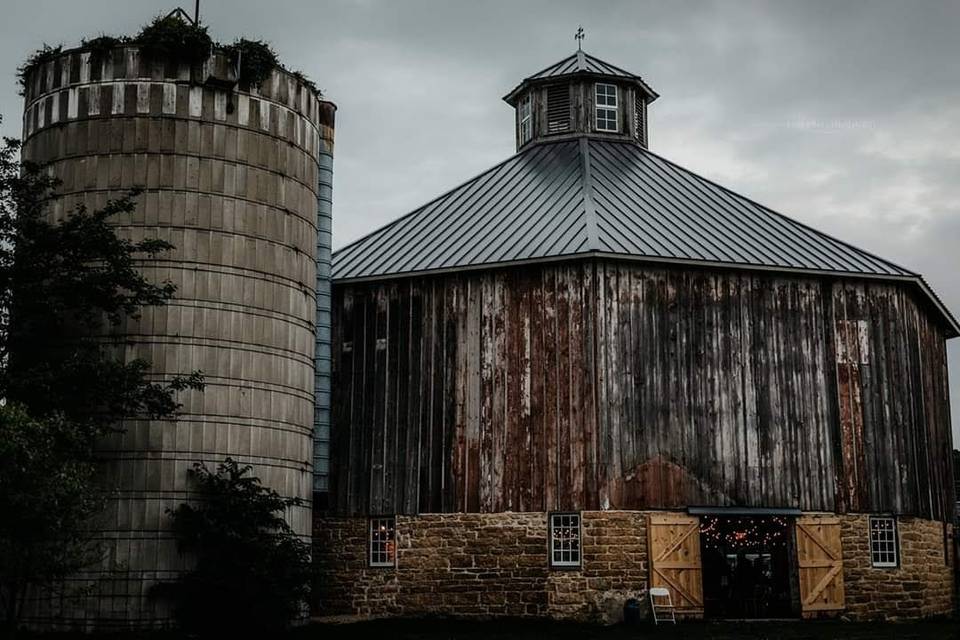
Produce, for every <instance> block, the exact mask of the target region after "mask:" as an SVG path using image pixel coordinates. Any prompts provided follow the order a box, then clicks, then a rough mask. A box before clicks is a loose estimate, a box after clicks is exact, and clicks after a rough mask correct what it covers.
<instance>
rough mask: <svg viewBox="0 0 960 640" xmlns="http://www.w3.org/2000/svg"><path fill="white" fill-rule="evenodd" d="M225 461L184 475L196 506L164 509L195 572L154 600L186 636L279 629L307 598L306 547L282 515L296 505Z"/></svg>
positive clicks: (167, 585)
mask: <svg viewBox="0 0 960 640" xmlns="http://www.w3.org/2000/svg"><path fill="white" fill-rule="evenodd" d="M250 471H251V467H249V466H240V465H239V464H237V462H235V461H234V460H232V459H230V458H227V459H226V461H224V462H223V463H222V464H220V465H218V466H217V470H216V471H210V470H209V469H207V467H206V466H204V465H202V464H197V465H195V467H194V469H193V470H192V471H191V476H192V478H193V480H194V481H195V482H196V484H197V488H198V490H199V494H200V496H201V502H200V503H199V504H197V505H190V504H181V505H180V506H179V507H177V508H176V509H175V510H172V511H168V513H170V514H171V516H172V517H173V531H174V535H175V536H176V538H177V543H178V547H179V549H180V552H181V553H183V554H186V555H188V556H190V557H192V558H193V559H195V561H196V568H195V569H193V570H192V571H189V572H188V573H186V574H184V575H183V576H182V577H181V578H180V579H179V580H177V581H176V582H171V583H165V584H161V585H159V586H158V587H157V588H156V589H155V592H154V593H155V595H157V596H159V597H164V598H169V599H170V600H172V601H173V603H174V605H175V607H176V611H177V617H178V620H179V622H180V624H181V626H182V627H183V628H184V629H185V630H188V631H191V632H197V633H201V634H210V635H217V636H222V637H227V636H229V635H231V634H240V635H245V636H246V635H251V636H252V635H254V634H263V635H264V637H266V634H270V633H275V632H278V631H281V630H282V629H284V628H285V627H286V626H288V625H289V623H290V622H291V621H292V620H293V619H294V618H295V617H297V616H298V615H299V614H300V613H301V612H302V611H303V610H304V607H305V605H306V602H307V598H308V596H309V593H310V581H311V578H312V568H311V564H310V548H309V546H308V545H307V544H306V543H305V542H303V541H302V540H301V539H300V538H298V537H297V535H296V534H295V533H294V532H293V530H292V529H291V528H290V525H288V524H287V522H286V520H284V519H283V513H284V511H285V510H286V509H288V508H289V507H292V506H298V505H300V504H301V501H300V500H299V499H297V498H284V497H282V496H280V494H278V493H277V492H276V491H274V490H273V489H269V488H267V487H264V486H263V485H262V484H261V483H260V479H259V478H257V477H255V476H252V475H249V473H250Z"/></svg>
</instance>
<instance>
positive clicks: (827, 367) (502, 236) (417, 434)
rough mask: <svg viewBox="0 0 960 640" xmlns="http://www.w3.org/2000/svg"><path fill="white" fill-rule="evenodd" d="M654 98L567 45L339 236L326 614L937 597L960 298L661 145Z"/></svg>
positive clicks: (755, 612)
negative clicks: (951, 363) (386, 216)
mask: <svg viewBox="0 0 960 640" xmlns="http://www.w3.org/2000/svg"><path fill="white" fill-rule="evenodd" d="M657 97H658V96H657V94H656V93H655V92H654V91H653V90H652V89H651V88H650V87H649V86H648V85H647V84H646V82H644V80H643V79H641V78H640V77H639V76H636V75H634V74H632V73H629V72H626V71H623V70H622V69H620V68H618V67H615V66H613V65H610V64H608V63H606V62H603V61H601V60H599V59H597V58H595V57H593V56H590V55H588V54H586V53H584V52H582V51H578V52H577V53H575V54H574V55H572V56H570V57H568V58H566V59H564V60H562V61H560V62H558V63H557V64H555V65H552V66H551V67H548V68H547V69H544V70H543V71H541V72H539V73H537V74H534V75H532V76H530V77H528V78H526V79H525V80H523V82H522V83H521V84H520V85H519V86H517V87H516V88H515V89H514V90H513V91H511V92H510V93H509V94H508V95H507V96H506V98H505V100H506V101H507V102H508V103H509V104H510V105H511V106H512V107H514V108H515V110H516V137H517V148H518V152H517V154H516V155H514V156H513V157H511V158H509V159H507V160H505V161H504V162H502V163H501V164H499V165H497V166H495V167H493V168H492V169H490V170H488V171H486V172H484V173H482V174H481V175H479V176H477V177H476V178H474V179H472V180H469V181H468V182H466V183H464V184H462V185H460V186H459V187H456V188H455V189H453V190H451V191H449V192H447V193H445V194H443V195H441V196H440V197H438V198H436V199H435V200H433V201H431V202H430V203H428V204H426V205H424V206H423V207H421V208H419V209H417V210H416V211H413V212H412V213H410V214H408V215H406V216H403V217H401V218H399V219H397V220H396V221H395V222H393V223H391V224H389V225H387V226H386V227H383V228H381V229H379V230H377V231H374V232H373V233H371V234H370V235H368V236H366V237H364V238H362V239H360V240H358V241H356V242H354V243H353V244H350V245H349V246H347V247H345V248H343V249H341V250H339V251H338V252H336V253H335V254H334V257H333V278H334V284H333V337H332V344H333V351H332V362H333V395H332V434H331V438H332V445H331V478H330V482H331V485H330V486H331V488H330V493H329V496H328V499H329V509H328V510H327V511H326V512H317V513H316V514H315V532H314V533H315V547H316V556H317V558H318V561H319V563H320V564H321V567H322V569H323V571H324V580H323V581H322V584H321V587H320V589H319V593H318V597H317V602H316V608H317V610H318V612H319V613H321V614H334V613H355V614H369V615H387V614H393V615H419V614H425V613H431V614H436V613H441V614H451V615H476V616H491V615H511V616H512V615H529V616H541V615H548V616H554V617H561V618H577V619H607V618H609V616H610V614H611V612H616V611H618V610H619V609H620V607H622V605H623V602H624V601H625V600H626V599H627V598H629V597H639V598H641V599H644V600H645V594H646V590H647V588H648V587H649V586H654V585H656V586H666V587H667V588H668V589H669V590H670V592H671V595H672V598H673V602H674V603H675V604H676V605H677V606H678V607H679V608H680V609H681V610H682V611H683V612H685V613H687V614H690V615H707V616H716V617H738V618H743V617H790V616H800V615H804V616H815V615H829V614H831V613H839V612H845V613H846V614H847V615H849V616H851V617H854V618H874V617H900V618H908V617H921V616H927V615H935V614H942V613H947V612H950V611H951V610H952V606H953V569H952V564H953V551H952V528H951V524H950V523H951V522H952V518H953V513H954V489H953V475H952V458H951V453H950V452H951V449H952V443H951V431H950V415H949V401H948V387H947V364H946V352H945V341H946V340H947V339H948V338H951V337H954V336H956V335H958V333H960V328H958V325H957V322H956V321H955V320H954V319H953V317H952V316H951V315H950V313H949V311H948V310H947V309H946V308H945V307H944V306H943V305H942V304H941V302H940V301H939V300H938V298H937V297H936V295H935V294H934V293H933V291H932V290H931V289H930V288H929V287H928V286H927V284H926V283H925V282H924V280H923V279H922V278H921V277H920V276H919V275H918V274H916V273H914V272H912V271H909V270H907V269H905V268H903V267H901V266H898V265H896V264H893V263H891V262H889V261H887V260H883V259H882V258H879V257H877V256H874V255H872V254H870V253H868V252H866V251H863V250H861V249H858V248H856V247H853V246H851V245H849V244H847V243H845V242H843V241H840V240H838V239H835V238H832V237H830V236H828V235H826V234H824V233H821V232H818V231H816V230H814V229H811V228H810V227H808V226H806V225H804V224H802V223H800V222H797V221H795V220H792V219H790V218H788V217H786V216H783V215H781V214H779V213H777V212H775V211H773V210H771V209H769V208H767V207H764V206H762V205H760V204H758V203H756V202H754V201H752V200H750V199H748V198H746V197H744V196H741V195H738V194H736V193H733V192H732V191H730V190H728V189H725V188H724V187H722V186H720V185H717V184H715V183H713V182H711V181H710V180H708V179H706V178H704V177H702V176H699V175H697V174H696V173H694V172H692V171H690V170H688V169H685V168H683V167H680V166H678V165H676V164H674V163H672V162H670V161H669V160H667V159H665V158H663V157H661V156H658V155H656V154H654V153H652V152H651V151H649V150H648V148H647V107H648V105H649V104H650V103H651V102H653V101H654V100H655V99H656V98H657Z"/></svg>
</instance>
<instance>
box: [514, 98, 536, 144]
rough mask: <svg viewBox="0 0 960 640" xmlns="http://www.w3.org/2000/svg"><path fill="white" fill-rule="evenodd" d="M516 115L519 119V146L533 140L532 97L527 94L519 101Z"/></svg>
mask: <svg viewBox="0 0 960 640" xmlns="http://www.w3.org/2000/svg"><path fill="white" fill-rule="evenodd" d="M517 113H518V115H519V118H520V144H526V143H527V142H530V141H531V140H532V139H533V97H532V96H531V95H530V94H529V93H528V94H527V95H525V96H524V97H523V98H521V99H520V108H519V109H518V110H517Z"/></svg>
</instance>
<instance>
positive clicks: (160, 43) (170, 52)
mask: <svg viewBox="0 0 960 640" xmlns="http://www.w3.org/2000/svg"><path fill="white" fill-rule="evenodd" d="M128 44H129V45H136V46H138V47H140V50H141V51H142V52H143V54H144V55H145V56H148V57H151V58H170V59H173V60H178V61H183V62H188V63H190V64H197V63H201V62H203V61H205V60H206V59H207V58H208V57H209V56H210V54H211V52H213V51H215V50H218V51H220V52H222V53H223V54H224V55H226V56H228V57H229V58H230V59H231V60H233V61H234V62H236V61H237V59H238V57H239V60H240V69H239V78H238V80H239V83H240V85H241V86H242V87H244V88H250V87H259V86H260V85H261V84H262V83H263V81H264V80H266V79H267V78H268V77H270V74H271V73H272V72H273V70H274V69H277V68H282V67H281V65H280V63H279V61H278V60H277V54H276V52H275V51H274V50H273V48H272V47H271V46H270V45H269V44H268V43H266V42H264V41H262V40H248V39H246V38H240V39H238V40H236V41H234V42H233V44H229V45H222V44H220V43H218V42H214V41H213V39H212V38H211V37H210V35H209V34H208V33H207V27H205V26H203V25H196V24H193V23H192V22H189V21H186V20H183V19H181V18H180V17H178V16H176V15H167V16H157V17H156V18H154V19H153V21H151V22H150V23H149V24H147V25H146V26H144V27H143V28H142V29H141V30H140V33H138V34H137V35H136V36H133V37H131V36H110V35H106V34H101V35H99V36H97V37H96V38H90V39H83V40H81V46H82V47H83V48H85V49H88V50H89V51H90V63H91V64H98V63H100V62H102V61H104V60H106V59H107V58H108V56H110V55H111V54H112V52H113V51H115V50H116V48H117V47H120V46H123V45H128ZM62 51H63V46H62V45H57V46H55V47H51V46H48V45H46V44H45V45H43V47H42V48H40V49H38V50H37V51H35V52H34V53H33V54H32V55H31V56H30V57H29V58H27V59H26V60H25V61H24V63H23V64H22V65H20V67H18V69H17V79H18V80H19V82H20V95H25V94H26V88H27V84H26V83H27V73H29V72H30V70H32V69H33V68H34V67H36V66H37V65H41V64H43V63H45V62H49V61H50V60H53V59H54V58H56V57H57V56H58V55H60V53H61V52H62ZM291 75H292V76H293V77H294V78H296V79H297V80H298V81H299V82H300V83H301V84H303V86H305V87H307V88H308V89H309V90H310V91H312V92H313V93H314V95H316V96H317V97H318V98H322V97H323V93H322V92H321V91H320V89H318V88H317V86H316V85H315V84H314V83H313V82H311V81H310V80H309V79H308V78H307V77H306V76H304V75H303V73H301V72H299V71H294V72H292V73H291Z"/></svg>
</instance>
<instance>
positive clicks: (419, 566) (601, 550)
mask: <svg viewBox="0 0 960 640" xmlns="http://www.w3.org/2000/svg"><path fill="white" fill-rule="evenodd" d="M581 516H582V548H583V562H582V567H581V568H572V569H567V568H564V569H552V568H550V566H549V564H548V554H547V546H548V532H547V514H546V513H497V514H431V515H420V516H414V517H405V516H398V517H397V543H398V555H397V567H396V568H395V569H394V568H385V569H384V568H371V567H368V566H367V526H368V524H367V522H368V521H367V519H366V518H317V521H316V527H315V530H314V557H315V559H316V562H317V564H318V568H319V571H320V583H319V584H318V585H317V590H316V598H315V609H316V610H315V613H316V614H317V615H341V614H350V615H359V616H409V617H413V616H425V615H457V616H461V617H478V618H485V617H495V616H509V617H552V618H558V619H571V620H579V621H594V622H616V621H617V620H619V619H620V617H621V615H622V610H623V604H624V602H625V601H626V600H627V599H628V598H631V597H633V598H637V599H639V600H640V601H641V602H642V603H643V606H645V604H646V601H645V598H646V589H647V576H648V564H647V540H646V531H647V526H646V523H647V520H646V514H645V513H642V512H610V511H606V512H599V511H596V512H590V511H585V512H583V513H582V514H581Z"/></svg>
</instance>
